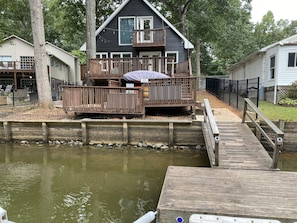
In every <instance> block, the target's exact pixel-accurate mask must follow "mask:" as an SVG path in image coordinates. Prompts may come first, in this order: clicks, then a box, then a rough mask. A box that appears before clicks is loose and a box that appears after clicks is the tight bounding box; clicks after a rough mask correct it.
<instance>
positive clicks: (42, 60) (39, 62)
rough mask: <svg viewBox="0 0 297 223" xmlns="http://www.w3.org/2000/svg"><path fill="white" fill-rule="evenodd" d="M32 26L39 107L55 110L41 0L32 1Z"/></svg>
mask: <svg viewBox="0 0 297 223" xmlns="http://www.w3.org/2000/svg"><path fill="white" fill-rule="evenodd" d="M30 12H31V24H32V32H33V41H34V59H35V75H36V84H37V92H38V102H39V106H41V107H43V108H53V101H52V93H51V87H50V83H49V76H48V69H47V58H46V49H45V37H44V21H43V13H42V5H41V0H30Z"/></svg>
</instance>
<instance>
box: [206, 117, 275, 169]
mask: <svg viewBox="0 0 297 223" xmlns="http://www.w3.org/2000/svg"><path fill="white" fill-rule="evenodd" d="M217 126H218V128H219V131H220V145H219V167H220V168H237V169H262V170H268V169H270V168H271V165H272V158H271V157H270V156H269V154H268V153H267V151H266V150H265V148H264V147H263V146H262V144H261V143H260V142H259V140H258V139H257V137H256V136H255V135H254V134H253V132H252V131H251V130H250V129H249V127H248V126H247V125H246V124H244V123H240V122H217ZM211 159H212V160H211V161H212V163H213V162H214V160H213V157H212V158H211Z"/></svg>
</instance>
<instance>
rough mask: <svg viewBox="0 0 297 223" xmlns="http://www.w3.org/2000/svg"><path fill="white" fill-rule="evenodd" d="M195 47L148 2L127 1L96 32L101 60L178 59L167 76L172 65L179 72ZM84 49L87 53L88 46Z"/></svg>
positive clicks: (170, 63)
mask: <svg viewBox="0 0 297 223" xmlns="http://www.w3.org/2000/svg"><path fill="white" fill-rule="evenodd" d="M193 48H194V47H193V44H192V43H191V42H190V41H189V40H188V39H187V38H186V37H185V36H184V35H183V34H181V33H180V32H179V31H178V30H177V29H176V28H175V27H174V26H173V25H172V24H171V23H170V22H169V21H168V20H167V19H166V18H165V17H164V16H163V15H162V14H161V13H160V12H159V11H158V10H157V9H156V8H154V7H153V6H152V5H151V4H150V3H149V2H148V1H147V0H125V1H124V2H123V3H122V4H121V5H120V6H119V7H118V8H117V9H116V10H115V11H114V12H113V13H112V14H111V15H110V17H109V18H108V19H107V20H106V21H105V22H104V23H103V24H102V25H101V26H100V27H99V28H98V29H97V31H96V57H97V58H100V59H104V58H132V57H133V58H134V57H139V58H141V57H145V58H157V57H166V58H168V57H172V58H174V61H173V62H172V61H168V62H166V63H168V64H166V65H165V67H166V69H165V70H162V72H165V73H169V72H171V71H170V70H167V68H168V67H172V66H171V65H172V63H174V64H173V67H174V69H177V64H181V63H183V62H188V60H189V56H190V53H191V50H192V49H193ZM81 50H82V51H86V44H84V45H83V46H82V47H81ZM152 67H154V66H153V65H152ZM102 69H105V70H106V69H113V67H107V66H104V68H103V67H102ZM184 70H185V69H184ZM180 72H183V71H180Z"/></svg>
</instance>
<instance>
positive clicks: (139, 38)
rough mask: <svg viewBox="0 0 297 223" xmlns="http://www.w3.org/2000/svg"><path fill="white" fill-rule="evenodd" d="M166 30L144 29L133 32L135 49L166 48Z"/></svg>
mask: <svg viewBox="0 0 297 223" xmlns="http://www.w3.org/2000/svg"><path fill="white" fill-rule="evenodd" d="M165 46H166V30H165V29H163V28H162V29H145V30H144V29H143V30H134V31H133V47H140V48H141V47H165Z"/></svg>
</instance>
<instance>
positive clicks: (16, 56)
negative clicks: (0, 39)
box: [0, 38, 34, 61]
mask: <svg viewBox="0 0 297 223" xmlns="http://www.w3.org/2000/svg"><path fill="white" fill-rule="evenodd" d="M0 55H1V56H12V61H21V58H20V57H21V56H32V57H33V56H34V48H33V46H32V45H30V44H27V43H26V42H23V41H21V40H19V39H16V38H13V39H10V40H9V41H7V42H4V43H2V44H1V46H0Z"/></svg>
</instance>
